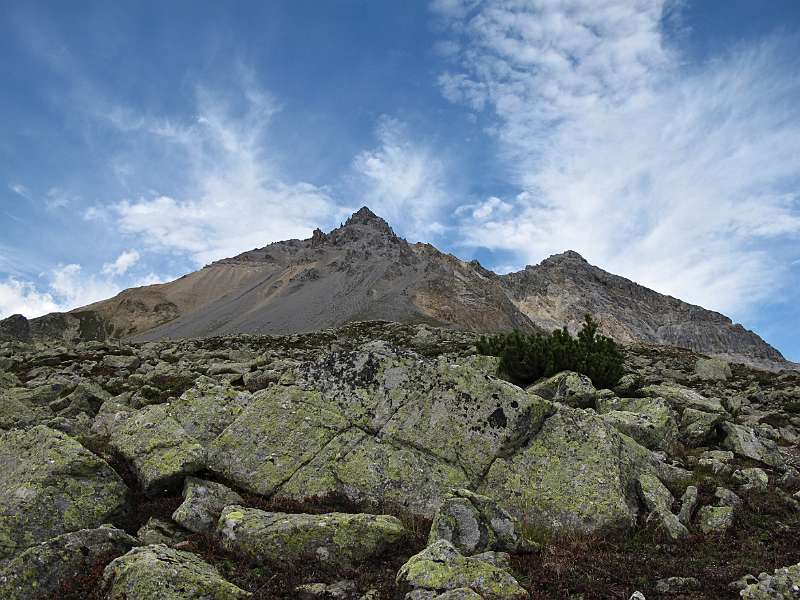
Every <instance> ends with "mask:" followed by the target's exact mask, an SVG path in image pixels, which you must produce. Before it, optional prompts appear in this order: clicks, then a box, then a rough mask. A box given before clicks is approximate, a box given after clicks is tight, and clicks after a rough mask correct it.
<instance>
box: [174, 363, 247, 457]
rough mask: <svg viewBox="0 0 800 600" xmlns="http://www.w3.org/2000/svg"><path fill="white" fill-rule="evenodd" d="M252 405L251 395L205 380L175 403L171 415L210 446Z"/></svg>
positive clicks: (204, 378) (195, 384)
mask: <svg viewBox="0 0 800 600" xmlns="http://www.w3.org/2000/svg"><path fill="white" fill-rule="evenodd" d="M249 402H250V394H249V393H247V392H242V391H240V390H236V389H234V388H232V387H231V386H230V385H221V384H220V383H219V382H216V381H214V380H213V379H210V378H208V377H201V378H199V379H198V380H197V381H195V383H194V386H192V387H191V388H189V389H188V390H186V391H185V392H184V393H183V394H181V396H180V398H178V399H177V400H175V401H174V402H171V403H170V405H169V407H168V408H167V414H169V416H171V417H172V418H173V419H175V420H176V421H177V422H178V423H180V425H181V427H183V430H184V431H185V432H186V433H187V434H188V435H190V436H192V437H193V438H195V439H197V440H198V441H199V442H200V443H201V444H204V445H206V444H208V443H210V442H211V441H212V440H214V439H215V438H216V437H217V436H219V434H221V433H222V432H223V430H224V429H225V428H226V427H227V426H228V425H230V424H231V423H232V422H233V421H234V420H235V419H236V417H238V416H239V415H240V414H241V413H242V411H243V410H244V408H245V407H246V406H247V405H248V404H249Z"/></svg>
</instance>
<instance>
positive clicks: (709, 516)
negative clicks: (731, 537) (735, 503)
mask: <svg viewBox="0 0 800 600" xmlns="http://www.w3.org/2000/svg"><path fill="white" fill-rule="evenodd" d="M733 513H734V511H733V507H732V506H703V507H702V508H701V509H700V510H699V511H697V526H698V527H699V528H700V531H702V532H703V533H705V534H707V535H708V534H721V533H725V532H726V531H728V529H730V528H731V527H732V526H733Z"/></svg>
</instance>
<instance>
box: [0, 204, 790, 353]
mask: <svg viewBox="0 0 800 600" xmlns="http://www.w3.org/2000/svg"><path fill="white" fill-rule="evenodd" d="M585 314H592V315H594V316H595V317H597V318H598V319H599V320H600V321H601V323H602V327H603V329H604V331H605V332H606V333H608V334H609V335H611V336H613V337H614V338H615V339H617V340H619V341H623V342H631V341H645V342H655V343H661V344H670V345H675V346H682V347H686V348H690V349H692V350H695V351H698V352H704V353H708V354H721V355H725V356H727V357H729V358H733V359H736V360H741V361H744V362H750V363H757V364H762V365H764V366H769V367H776V366H780V365H782V364H785V361H784V359H783V357H782V356H781V354H780V352H778V351H777V350H776V349H775V348H773V347H771V346H770V345H769V344H767V343H766V342H764V340H762V339H761V338H760V337H758V335H756V334H755V333H753V332H751V331H748V330H746V329H744V328H743V327H742V326H741V325H735V324H733V323H732V322H731V320H730V319H728V318H727V317H725V316H724V315H721V314H719V313H716V312H713V311H709V310H705V309H703V308H701V307H699V306H693V305H690V304H687V303H685V302H682V301H680V300H678V299H675V298H671V297H669V296H664V295H662V294H659V293H657V292H654V291H652V290H649V289H647V288H645V287H643V286H640V285H638V284H636V283H634V282H632V281H629V280H627V279H624V278H622V277H618V276H616V275H612V274H610V273H607V272H605V271H603V270H601V269H599V268H597V267H593V266H592V265H590V264H589V263H587V262H586V261H585V260H584V259H583V258H582V257H581V256H580V255H579V254H577V253H575V252H571V251H568V252H565V253H563V254H559V255H556V256H552V257H550V258H548V259H546V260H544V261H543V262H542V263H541V264H539V265H536V266H529V267H526V268H525V269H524V270H523V271H520V272H518V273H511V274H508V275H502V276H500V275H497V274H495V273H493V272H491V271H489V270H487V269H485V268H483V267H482V266H481V265H480V264H479V263H478V262H477V261H472V262H465V261H462V260H459V259H458V258H456V257H454V256H452V255H449V254H445V253H442V252H440V251H439V250H437V249H436V248H435V247H433V246H431V245H430V244H409V243H408V242H407V241H406V240H404V239H402V238H400V237H398V236H397V235H395V233H394V231H392V229H391V227H390V226H389V225H388V224H387V223H386V221H384V220H383V219H381V218H380V217H378V216H376V215H375V214H374V213H372V212H371V211H370V210H369V209H368V208H362V209H361V210H359V211H358V212H356V213H354V214H353V215H352V216H351V217H350V219H348V221H347V222H346V223H345V224H344V225H343V226H341V227H339V228H337V229H334V230H333V231H331V232H329V233H327V234H326V233H323V232H322V231H320V230H316V231H315V232H314V234H313V236H312V237H311V238H309V239H307V240H288V241H284V242H277V243H274V244H270V245H268V246H266V247H264V248H257V249H254V250H250V251H248V252H244V253H242V254H240V255H238V256H235V257H233V258H229V259H224V260H220V261H217V262H215V263H213V264H211V265H208V266H206V267H204V268H203V269H200V270H199V271H196V272H194V273H190V274H188V275H185V276H183V277H181V278H180V279H177V280H175V281H172V282H170V283H166V284H159V285H151V286H146V287H141V288H133V289H129V290H125V291H123V292H122V293H120V294H118V295H117V296H115V297H114V298H110V299H108V300H104V301H101V302H98V303H95V304H92V305H90V306H87V307H83V308H80V309H77V310H75V311H72V312H70V313H66V314H62V313H55V314H51V315H46V316H44V317H40V318H38V319H32V320H30V321H27V320H25V319H23V318H22V317H20V316H14V317H11V318H10V319H6V320H5V321H1V322H0V340H2V339H17V340H34V341H35V340H41V339H52V338H63V339H65V340H69V341H76V340H98V339H105V338H123V339H132V340H139V341H145V340H157V339H166V338H192V337H202V336H211V335H223V334H224V335H227V334H236V333H257V334H286V333H296V332H305V331H314V330H319V329H323V328H327V327H335V326H339V325H342V324H345V323H349V322H353V321H358V320H367V319H382V320H387V321H396V322H403V323H428V324H432V325H438V326H449V327H455V328H460V329H466V330H469V331H481V332H489V331H507V330H511V329H521V330H526V331H535V330H539V329H544V330H552V329H555V328H560V327H562V326H567V327H568V328H569V329H571V330H573V331H574V330H575V329H576V328H577V326H578V323H579V322H580V321H581V320H582V319H583V316H584V315H585Z"/></svg>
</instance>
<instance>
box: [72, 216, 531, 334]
mask: <svg viewBox="0 0 800 600" xmlns="http://www.w3.org/2000/svg"><path fill="white" fill-rule="evenodd" d="M83 310H84V311H94V312H96V313H98V314H100V315H102V317H103V319H104V320H105V321H106V322H107V323H108V324H109V325H110V328H111V333H112V335H113V336H115V337H133V339H137V340H151V339H160V338H165V337H169V338H174V337H196V336H209V335H222V334H229V333H294V332H299V331H313V330H317V329H321V328H326V327H332V326H336V325H340V324H343V323H347V322H350V321H356V320H369V319H384V320H391V321H399V322H427V323H431V324H437V325H456V326H459V327H462V328H466V329H471V330H489V331H495V330H508V329H513V328H521V329H533V328H534V326H533V325H532V323H531V322H530V320H529V319H528V318H527V317H525V316H524V315H522V314H521V313H520V312H519V311H518V310H517V309H516V307H515V306H514V304H513V303H512V302H511V301H510V300H509V299H508V297H507V296H506V294H505V293H504V291H503V289H502V286H501V285H500V282H499V281H497V280H496V278H495V277H494V276H493V274H485V273H483V272H482V270H480V269H477V268H475V267H474V265H470V264H469V263H464V262H462V261H460V260H458V259H456V258H455V257H452V256H448V255H445V254H443V253H441V252H439V251H438V250H436V249H435V248H433V247H432V246H429V245H424V244H415V245H411V244H409V243H408V242H406V241H405V240H403V239H401V238H399V237H398V236H396V235H395V234H394V232H393V231H392V230H391V228H390V227H389V225H388V224H387V223H386V222H385V221H384V220H383V219H380V218H379V217H377V216H375V215H374V214H373V213H372V212H371V211H369V210H368V209H366V208H364V209H361V210H360V211H358V212H357V213H355V214H354V215H353V216H352V217H351V218H350V219H349V220H348V221H347V223H346V224H345V225H344V226H342V227H340V228H338V229H335V230H333V231H332V232H330V233H329V234H327V235H326V234H324V233H322V232H321V231H319V230H317V231H315V232H314V236H313V237H312V238H311V239H308V240H302V241H301V240H289V241H285V242H278V243H275V244H270V245H269V246H266V247H265V248H260V249H256V250H251V251H248V252H245V253H243V254H240V255H239V256H236V257H234V258H230V259H225V260H221V261H218V262H215V263H213V264H211V265H209V266H207V267H205V268H203V269H201V270H200V271H197V272H195V273H192V274H190V275H187V276H185V277H183V278H181V279H178V280H176V281H174V282H171V283H168V284H162V285H155V286H149V287H146V288H139V289H136V290H126V291H125V292H122V293H121V294H119V295H118V296H117V297H115V298H112V299H110V300H105V301H102V302H98V303H96V304H93V305H91V306H88V307H85V308H84V309H83Z"/></svg>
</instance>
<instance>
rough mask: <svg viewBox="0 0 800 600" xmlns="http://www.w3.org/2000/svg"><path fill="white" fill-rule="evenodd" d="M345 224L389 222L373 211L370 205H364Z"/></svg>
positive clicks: (384, 223)
mask: <svg viewBox="0 0 800 600" xmlns="http://www.w3.org/2000/svg"><path fill="white" fill-rule="evenodd" d="M345 225H385V226H386V227H388V226H389V224H388V223H387V222H386V221H384V220H383V219H381V218H380V217H379V216H378V215H376V214H375V213H374V212H372V211H371V210H370V209H369V207H367V206H362V207H361V208H359V209H358V210H357V211H356V212H354V213H353V214H352V215H350V218H349V219H347V222H346V223H345Z"/></svg>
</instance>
